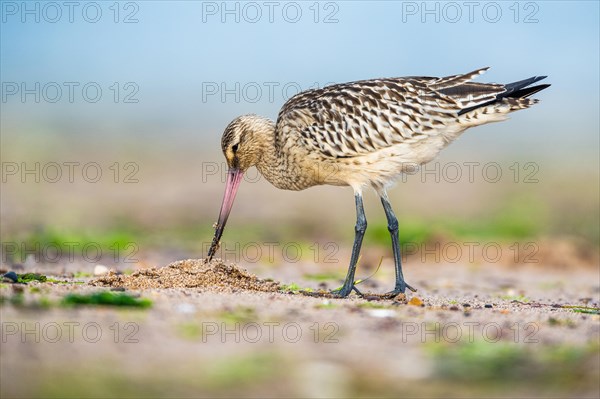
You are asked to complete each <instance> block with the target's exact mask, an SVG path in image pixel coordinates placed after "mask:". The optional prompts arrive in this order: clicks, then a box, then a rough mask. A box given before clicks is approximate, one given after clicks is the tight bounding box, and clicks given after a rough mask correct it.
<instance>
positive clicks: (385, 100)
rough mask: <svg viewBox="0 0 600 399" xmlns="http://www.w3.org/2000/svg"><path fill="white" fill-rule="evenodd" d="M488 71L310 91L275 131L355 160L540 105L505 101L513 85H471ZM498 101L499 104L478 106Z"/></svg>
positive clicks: (284, 112) (292, 104)
mask: <svg viewBox="0 0 600 399" xmlns="http://www.w3.org/2000/svg"><path fill="white" fill-rule="evenodd" d="M487 69H488V68H482V69H478V70H476V71H473V72H469V73H466V74H463V75H453V76H448V77H443V78H434V77H404V78H388V79H373V80H364V81H357V82H350V83H344V84H336V85H332V86H327V87H324V88H322V89H314V90H308V91H305V92H302V93H300V94H298V95H296V96H294V97H292V98H291V99H290V100H288V102H287V103H286V104H285V105H284V106H283V108H282V109H281V111H280V113H279V117H278V119H277V126H276V131H277V132H282V131H286V132H289V133H287V134H297V135H300V137H301V140H302V142H303V143H304V144H305V145H307V146H309V147H312V148H313V150H315V151H320V152H321V153H322V154H323V155H324V156H329V157H334V158H347V157H356V156H361V155H365V154H369V153H372V152H374V151H379V150H382V149H385V148H389V147H391V146H394V145H398V144H403V143H407V144H409V143H414V142H418V141H422V140H427V139H428V138H430V137H432V136H439V135H442V136H444V137H446V138H447V139H448V140H451V139H453V138H454V136H455V135H456V134H458V133H460V132H462V131H463V130H465V129H466V128H468V127H471V126H475V125H479V124H484V123H488V122H492V121H495V120H501V119H503V117H502V118H501V117H499V115H496V114H506V113H508V112H510V111H511V110H515V109H521V108H526V107H528V106H530V105H531V104H533V103H534V102H535V100H529V99H526V98H513V99H508V98H505V99H501V98H500V96H501V95H502V94H503V93H506V92H507V88H510V89H513V88H512V87H509V86H510V85H502V84H493V83H474V82H471V80H472V79H473V78H475V77H477V76H478V75H480V74H482V73H483V72H485V71H486V70H487ZM523 82H525V81H522V82H516V85H517V86H515V87H518V86H520V85H519V84H520V83H523ZM493 102H497V104H496V105H494V106H491V107H483V108H479V107H481V106H483V105H490V104H491V103H493ZM464 110H469V112H463V111H464ZM463 114H464V115H463ZM486 115H487V116H486Z"/></svg>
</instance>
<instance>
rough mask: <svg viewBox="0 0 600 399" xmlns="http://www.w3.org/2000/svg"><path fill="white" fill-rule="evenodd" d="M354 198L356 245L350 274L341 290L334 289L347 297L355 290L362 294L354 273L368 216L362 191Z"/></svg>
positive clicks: (338, 293)
mask: <svg viewBox="0 0 600 399" xmlns="http://www.w3.org/2000/svg"><path fill="white" fill-rule="evenodd" d="M354 200H355V202H356V226H355V236H354V245H352V255H351V258H350V266H348V275H347V276H346V280H345V281H344V285H343V286H342V288H340V289H339V290H335V291H333V293H334V294H336V295H339V296H341V297H347V296H348V295H349V294H350V292H352V291H353V290H354V291H356V293H357V294H359V295H362V294H361V293H360V291H358V290H357V289H356V287H355V285H354V273H355V272H356V263H357V262H358V256H359V254H360V247H361V245H362V241H363V237H364V235H365V231H366V230H367V218H366V216H365V209H364V208H363V199H362V193H361V192H358V191H357V192H356V193H355V194H354Z"/></svg>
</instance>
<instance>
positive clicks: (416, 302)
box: [408, 296, 423, 306]
mask: <svg viewBox="0 0 600 399" xmlns="http://www.w3.org/2000/svg"><path fill="white" fill-rule="evenodd" d="M408 304H409V305H414V306H422V305H423V301H422V300H421V298H419V297H416V296H413V297H412V298H411V299H410V301H408Z"/></svg>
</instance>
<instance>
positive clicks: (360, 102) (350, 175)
mask: <svg viewBox="0 0 600 399" xmlns="http://www.w3.org/2000/svg"><path fill="white" fill-rule="evenodd" d="M486 70H487V68H483V69H479V70H476V71H473V72H470V73H467V74H463V75H453V76H447V77H443V78H435V77H423V76H420V77H404V78H388V79H373V80H363V81H357V82H350V83H343V84H336V85H332V86H327V87H325V88H322V89H315V90H308V91H305V92H302V93H299V94H298V95H296V96H294V97H292V98H290V99H289V100H288V101H287V102H286V103H285V104H284V105H283V107H282V108H281V111H280V112H279V116H278V117H277V121H276V122H273V121H271V120H269V119H267V118H263V117H260V116H257V115H244V116H240V117H238V118H236V119H235V120H234V121H232V122H231V123H230V124H229V126H227V128H226V129H225V132H224V134H223V138H222V142H221V145H222V150H223V153H224V155H225V158H226V159H227V163H228V166H229V168H230V175H229V176H230V178H229V180H228V187H229V188H228V189H227V190H226V195H225V200H224V202H223V204H224V205H223V207H222V209H221V216H220V218H219V223H218V228H217V233H216V235H215V239H214V240H213V246H212V247H211V250H210V251H209V257H211V256H212V255H213V254H214V251H215V250H216V247H217V246H218V240H219V239H220V237H221V234H222V230H223V228H224V224H225V221H226V220H227V216H228V215H229V211H230V209H231V205H232V204H233V197H234V196H235V190H236V189H237V184H239V179H240V177H239V176H240V175H241V174H242V173H243V172H244V171H245V170H247V169H248V168H250V167H252V166H256V167H257V168H258V170H259V171H260V173H261V174H262V175H263V176H264V177H265V178H266V179H267V180H268V181H269V182H271V183H272V184H273V185H274V186H276V187H278V188H281V189H286V190H302V189H305V188H308V187H311V186H315V185H321V184H330V185H338V186H344V185H347V186H351V187H352V188H353V189H354V192H355V196H356V198H357V213H358V214H359V219H360V214H361V213H362V190H363V188H364V187H367V186H371V187H373V188H374V189H375V190H376V191H377V193H378V194H379V195H380V197H381V199H382V202H383V204H384V208H385V210H386V215H387V216H388V222H390V223H391V226H395V227H390V231H392V232H393V231H395V230H396V229H397V221H396V220H395V216H394V215H393V212H392V211H391V207H390V206H389V203H388V201H387V194H386V189H387V187H389V186H390V185H391V184H393V183H394V182H395V181H396V180H397V179H398V177H399V176H400V175H401V174H402V173H403V172H405V171H407V170H411V171H414V169H415V167H416V166H418V165H422V164H424V163H427V162H429V161H431V160H432V159H433V158H434V157H435V156H436V155H437V154H438V153H439V152H440V151H441V150H442V149H443V148H444V147H446V146H447V145H448V144H449V143H451V142H452V141H453V140H455V139H456V138H457V137H458V136H459V135H460V134H461V133H462V132H464V131H465V130H466V129H468V128H470V127H473V126H478V125H483V124H486V123H490V122H496V121H501V120H504V119H506V117H507V114H509V113H510V112H512V111H516V110H519V109H524V108H528V107H529V106H531V105H532V104H535V103H536V102H537V100H534V99H530V98H529V96H530V95H532V94H534V93H536V92H538V91H540V90H543V89H544V88H546V87H548V86H549V85H539V86H533V87H529V86H530V85H531V84H533V83H535V82H537V81H539V80H541V79H543V78H545V76H542V77H533V78H530V79H526V80H523V81H519V82H515V83H511V84H507V85H503V84H493V83H474V82H472V81H471V80H472V79H473V78H475V77H476V76H478V75H480V74H481V73H483V72H485V71H486ZM226 205H227V206H226ZM363 217H364V215H363ZM359 221H360V220H359ZM360 224H361V225H362V223H360ZM358 225H359V223H357V240H356V241H355V246H354V247H355V248H354V249H355V250H354V251H353V256H352V261H351V267H350V269H351V272H349V274H348V278H347V279H346V284H345V285H344V288H343V289H342V292H341V294H342V295H347V294H348V293H349V292H350V290H351V289H352V288H353V285H352V281H350V280H351V279H352V278H353V275H354V272H353V268H354V265H355V264H356V259H357V256H358V249H359V247H360V243H359V242H358V241H359V240H358V236H359V234H358V233H359V230H358ZM364 227H365V228H366V220H365V221H364ZM393 234H394V233H392V236H393ZM360 240H362V236H361V237H360ZM357 242H358V244H359V245H358V246H357ZM394 245H395V247H394V256H395V261H396V272H397V281H396V282H397V284H396V285H397V286H396V290H398V291H399V292H404V288H405V287H406V284H405V283H404V281H403V279H402V281H399V280H398V278H399V277H401V268H400V260H399V256H397V255H398V254H399V248H396V247H397V245H396V244H394ZM355 252H356V253H355Z"/></svg>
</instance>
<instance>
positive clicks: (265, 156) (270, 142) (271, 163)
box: [253, 117, 295, 189]
mask: <svg viewBox="0 0 600 399" xmlns="http://www.w3.org/2000/svg"><path fill="white" fill-rule="evenodd" d="M259 118H260V120H257V121H256V122H257V123H255V125H254V129H253V133H254V134H253V141H254V148H257V149H259V151H260V153H259V154H257V155H258V156H257V157H256V164H255V166H256V168H257V169H258V171H259V172H260V174H261V175H263V177H264V178H265V179H267V181H268V182H269V183H271V184H272V185H274V186H275V187H277V188H281V189H290V187H289V186H290V182H293V181H294V180H295V169H294V168H293V167H292V168H290V167H288V162H287V156H286V154H284V153H283V152H284V150H283V148H284V143H281V142H278V136H277V133H276V129H275V122H273V121H272V120H270V119H267V118H262V117H259ZM257 119H258V118H257Z"/></svg>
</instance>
